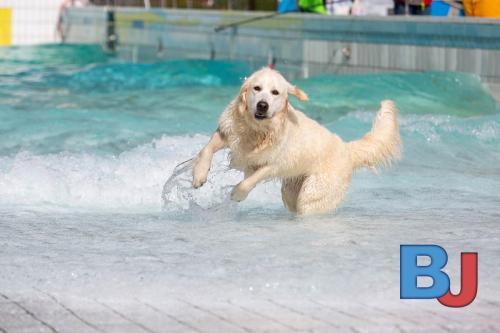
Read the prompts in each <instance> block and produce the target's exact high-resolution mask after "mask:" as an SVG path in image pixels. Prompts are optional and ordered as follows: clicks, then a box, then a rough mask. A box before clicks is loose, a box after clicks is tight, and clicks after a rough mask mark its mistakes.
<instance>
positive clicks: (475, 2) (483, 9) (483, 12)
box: [463, 0, 500, 18]
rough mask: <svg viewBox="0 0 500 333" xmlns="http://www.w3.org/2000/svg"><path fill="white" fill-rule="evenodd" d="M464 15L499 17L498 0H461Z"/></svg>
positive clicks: (499, 6)
mask: <svg viewBox="0 0 500 333" xmlns="http://www.w3.org/2000/svg"><path fill="white" fill-rule="evenodd" d="M463 4H464V10H465V15H466V16H479V17H497V18H500V1H499V0H463Z"/></svg>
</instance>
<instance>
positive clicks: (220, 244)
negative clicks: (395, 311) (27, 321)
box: [0, 46, 500, 306]
mask: <svg viewBox="0 0 500 333" xmlns="http://www.w3.org/2000/svg"><path fill="white" fill-rule="evenodd" d="M278 69H279V66H278ZM250 70H251V69H250V68H249V67H248V65H247V64H245V63H244V62H236V61H196V60H177V61H167V62H162V63H154V64H145V63H144V64H143V63H140V64H132V63H125V62H123V61H121V60H119V59H115V58H112V57H109V56H108V55H106V54H104V53H103V52H102V51H101V50H100V48H98V47H89V46H40V47H19V48H6V49H0V87H1V88H0V243H2V244H3V251H2V253H1V254H0V264H1V265H2V267H3V268H2V273H1V274H0V282H1V283H0V285H1V286H2V287H1V288H7V289H9V288H11V289H14V290H17V289H22V288H31V287H33V286H37V287H40V288H49V289H50V288H54V289H58V288H59V289H64V290H66V291H67V290H73V291H75V290H78V291H80V292H81V293H83V294H85V293H88V292H89V290H88V286H89V285H92V288H91V289H92V290H94V291H91V292H95V293H97V292H105V291H106V292H107V291H110V290H122V289H120V288H125V290H128V291H127V293H129V292H130V293H131V294H133V291H137V290H150V291H151V288H152V289H153V290H156V291H159V290H162V288H166V286H165V285H164V284H163V283H164V282H165V281H168V283H169V286H170V287H169V288H174V289H176V290H179V291H181V292H182V290H190V289H193V290H204V292H207V293H209V294H210V295H212V296H213V295H216V294H217V290H218V289H217V288H218V287H216V286H217V285H219V284H222V285H224V286H225V288H226V289H227V290H226V292H227V293H229V295H235V294H238V293H240V292H242V290H243V291H245V292H252V293H254V292H258V291H261V292H264V291H266V290H267V291H272V292H282V293H284V294H287V295H289V294H290V293H293V294H294V295H296V296H297V297H302V296H301V295H305V294H308V295H309V294H311V293H312V294H314V293H319V292H321V293H322V295H333V296H332V297H336V299H340V300H344V301H346V302H349V301H354V300H355V299H356V297H366V298H371V297H373V296H374V293H375V294H377V295H379V294H383V295H390V296H391V297H392V298H391V297H389V298H387V299H388V301H389V300H390V299H392V301H393V305H394V306H397V304H398V303H397V301H398V300H399V299H398V297H397V295H398V277H399V275H398V266H397V265H398V251H399V244H401V243H403V242H407V243H415V242H425V243H439V244H442V245H443V246H444V245H447V246H448V247H449V249H450V250H451V251H455V252H456V253H458V252H459V251H460V250H464V247H465V249H467V250H474V249H479V250H480V251H482V252H481V253H483V254H482V258H484V259H483V260H484V263H485V264H484V265H482V266H481V269H482V270H483V271H482V273H484V280H483V281H484V282H483V283H484V285H485V286H488V285H490V286H493V285H494V284H495V282H494V281H495V280H498V278H499V277H500V276H499V272H500V270H499V269H498V268H496V269H493V268H491V267H500V265H499V262H498V258H500V256H499V255H500V249H499V246H498V244H500V242H499V239H500V233H499V229H500V228H499V223H500V208H499V207H500V108H499V106H498V104H496V102H495V101H494V100H493V98H492V97H491V96H490V95H489V93H488V92H487V91H486V90H485V89H484V88H483V86H482V85H481V82H480V81H479V79H478V78H477V77H474V76H471V75H468V74H462V73H398V74H370V75H346V76H336V75H324V76H320V77H314V78H309V79H303V80H297V81H295V82H294V83H295V84H297V85H299V86H300V87H301V88H302V89H303V90H305V91H306V92H307V93H308V94H309V96H310V101H309V102H307V103H303V104H300V103H299V102H297V101H295V100H294V101H292V103H293V104H294V105H296V106H297V107H298V108H299V109H302V110H305V112H306V113H307V114H308V115H309V116H310V117H312V118H315V119H317V120H318V121H320V122H321V123H322V124H324V125H325V126H326V127H328V128H329V129H331V130H332V131H335V132H337V133H338V134H339V135H340V136H342V137H343V138H344V139H346V140H351V139H355V138H358V137H360V136H361V135H362V134H364V133H365V132H366V131H367V130H368V129H369V128H370V125H371V121H372V119H373V117H374V114H375V112H376V110H377V109H378V104H379V101H381V100H382V99H386V98H391V99H394V100H395V101H396V102H397V104H398V105H399V107H400V109H401V116H400V122H401V134H402V138H403V142H404V154H403V159H402V161H401V162H400V163H399V164H397V165H395V166H394V167H393V168H391V169H390V170H384V171H383V172H381V174H380V175H374V174H372V173H371V172H368V171H361V172H359V173H357V174H356V175H355V177H354V179H353V184H352V187H351V189H350V191H349V195H348V196H347V200H346V202H345V204H344V206H343V208H342V209H341V210H340V211H339V212H338V213H337V214H335V215H333V214H332V215H329V216H324V217H315V218H309V219H305V220H298V219H295V218H294V217H293V216H291V215H289V214H288V213H287V212H286V210H285V209H284V208H283V207H282V204H281V199H280V194H279V186H278V185H277V184H275V183H266V184H263V185H260V186H258V187H257V188H256V189H255V191H254V192H252V193H251V195H250V196H249V198H248V200H247V201H246V202H244V203H242V204H239V205H236V204H231V203H228V202H227V201H226V196H225V195H226V193H227V186H230V185H234V184H236V183H237V182H238V181H239V179H241V175H238V174H237V173H234V172H229V171H226V170H225V169H224V166H223V165H224V156H223V154H219V156H217V158H216V166H215V167H214V172H215V173H216V175H215V176H212V178H211V179H212V181H211V182H210V183H208V184H207V186H205V187H204V188H203V189H202V190H200V191H193V190H191V189H189V188H188V187H182V186H181V188H180V192H181V193H180V194H179V195H178V196H177V197H176V198H177V200H178V202H177V204H178V205H175V206H174V207H166V209H165V210H163V209H162V208H163V202H162V199H161V192H162V188H163V184H164V183H165V181H166V180H167V178H168V177H169V175H170V174H171V172H172V170H173V168H174V167H175V165H176V164H178V163H179V162H182V161H184V160H186V159H188V158H190V157H192V156H193V155H194V154H195V153H196V152H197V151H198V150H199V149H200V147H202V145H203V144H204V143H205V142H206V141H207V140H208V135H209V134H210V133H211V131H213V130H214V129H215V128H216V126H217V125H216V123H217V119H218V116H219V114H220V113H221V112H222V110H223V109H224V107H225V106H226V104H227V103H228V102H229V101H230V100H231V99H232V97H233V96H235V94H237V93H238V91H239V85H240V84H241V82H242V79H243V78H244V77H245V76H246V75H248V74H249V73H250ZM221 165H222V166H221ZM215 178H216V179H215ZM180 184H181V183H180ZM182 184H184V183H182ZM188 207H191V209H188ZM373 256H374V257H375V258H376V259H377V260H372V259H373ZM124 258H125V259H124ZM154 258H161V261H156V260H157V259H154ZM158 260H159V259H158ZM451 260H452V261H451V262H452V263H453V262H454V261H453V260H455V259H451ZM455 263H456V261H455ZM360 267H362V268H360ZM456 269H458V266H457V267H456ZM456 269H455V271H456ZM452 270H453V269H452ZM358 273H359V274H358ZM193 281H195V282H196V283H199V284H196V283H194V282H193ZM224 281H231V283H230V284H225V282H224ZM192 282H193V283H194V284H193V283H192ZM195 285H196V286H195ZM4 286H5V287H4ZM374 286H376V287H374ZM211 288H212V289H211ZM131 290H132V291H131ZM207 290H208V291H207ZM75 292H76V291H75ZM117 293H118V292H117ZM158 293H159V294H158V295H160V294H161V293H160V292H158ZM351 293H354V294H356V295H359V296H356V297H354V296H352V295H350V294H351ZM495 293H496V291H493V290H492V291H491V294H492V295H495ZM342 295H343V296H346V298H342ZM347 295H350V296H349V297H347ZM496 295H498V293H497V294H496ZM120 297H125V296H123V295H122V296H120ZM207 297H209V296H207ZM210 297H211V296H210ZM339 297H340V298H339ZM384 297H385V296H384Z"/></svg>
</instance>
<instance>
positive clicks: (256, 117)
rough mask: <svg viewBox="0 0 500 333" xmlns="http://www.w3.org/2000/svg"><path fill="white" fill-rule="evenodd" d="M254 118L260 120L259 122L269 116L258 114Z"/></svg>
mask: <svg viewBox="0 0 500 333" xmlns="http://www.w3.org/2000/svg"><path fill="white" fill-rule="evenodd" d="M254 117H255V119H258V120H262V119H266V118H267V116H266V115H265V114H259V113H256V114H255V116H254Z"/></svg>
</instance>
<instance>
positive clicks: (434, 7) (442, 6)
mask: <svg viewBox="0 0 500 333" xmlns="http://www.w3.org/2000/svg"><path fill="white" fill-rule="evenodd" d="M431 15H432V16H464V11H463V9H456V8H453V7H452V6H450V5H449V4H448V3H446V2H444V1H433V2H432V4H431Z"/></svg>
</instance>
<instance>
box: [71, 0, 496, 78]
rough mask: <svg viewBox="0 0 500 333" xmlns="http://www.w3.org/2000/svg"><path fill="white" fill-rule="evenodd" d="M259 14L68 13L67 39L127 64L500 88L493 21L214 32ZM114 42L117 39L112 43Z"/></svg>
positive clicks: (315, 22) (312, 19)
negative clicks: (176, 62)
mask: <svg viewBox="0 0 500 333" xmlns="http://www.w3.org/2000/svg"><path fill="white" fill-rule="evenodd" d="M264 15H269V13H263V12H260V13H259V12H257V13H255V12H239V11H209V10H181V9H177V10H174V9H167V10H163V9H150V10H146V9H138V8H126V7H125V8H124V7H121V8H112V9H111V8H104V7H88V8H73V9H68V10H67V11H66V14H65V31H66V42H68V43H101V44H103V45H106V46H107V47H108V48H115V47H116V50H117V52H118V53H119V54H120V55H121V56H123V57H126V58H129V59H131V60H133V61H134V60H135V61H138V60H141V61H154V60H155V59H159V58H176V57H182V58H201V59H244V60H248V61H249V62H250V63H252V64H253V65H254V66H255V67H259V66H263V65H266V64H268V63H270V62H273V61H275V62H276V67H277V68H278V69H281V70H282V71H285V72H287V73H288V75H291V76H292V77H308V76H310V75H317V74H320V73H366V72H381V71H384V72H385V71H434V70H435V71H461V72H469V73H473V74H477V75H479V76H481V78H482V80H483V82H485V83H489V84H493V85H495V86H497V85H500V20H487V19H475V18H448V17H447V18H435V17H328V16H320V15H309V14H286V15H280V16H275V17H272V18H268V19H263V20H257V21H253V22H250V23H247V24H242V25H239V26H234V27H228V28H227V29H224V30H222V31H219V32H215V30H214V29H215V27H217V26H220V25H224V24H230V23H234V22H238V21H242V20H248V19H252V18H257V17H261V16H264ZM115 37H116V39H115Z"/></svg>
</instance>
